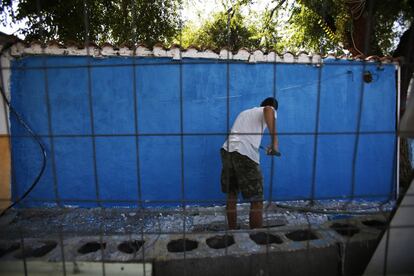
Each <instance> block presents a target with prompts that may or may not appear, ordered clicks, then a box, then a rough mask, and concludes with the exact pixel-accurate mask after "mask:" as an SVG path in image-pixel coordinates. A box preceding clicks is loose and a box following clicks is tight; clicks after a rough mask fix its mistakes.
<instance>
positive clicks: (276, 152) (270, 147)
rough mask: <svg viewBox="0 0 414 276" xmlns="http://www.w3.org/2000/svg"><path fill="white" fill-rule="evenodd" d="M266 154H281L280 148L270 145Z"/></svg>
mask: <svg viewBox="0 0 414 276" xmlns="http://www.w3.org/2000/svg"><path fill="white" fill-rule="evenodd" d="M266 154H267V155H274V156H280V155H281V154H280V152H279V150H277V149H275V148H274V147H272V146H268V147H267V149H266Z"/></svg>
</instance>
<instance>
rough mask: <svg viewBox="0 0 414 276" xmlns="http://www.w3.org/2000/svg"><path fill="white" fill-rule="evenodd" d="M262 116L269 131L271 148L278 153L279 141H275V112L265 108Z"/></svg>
mask: <svg viewBox="0 0 414 276" xmlns="http://www.w3.org/2000/svg"><path fill="white" fill-rule="evenodd" d="M263 115H264V119H265V122H266V125H267V128H268V129H269V133H270V137H271V141H272V142H271V146H272V149H273V150H275V151H279V141H278V139H277V133H276V119H275V110H274V109H273V108H272V107H270V106H265V107H264V108H263Z"/></svg>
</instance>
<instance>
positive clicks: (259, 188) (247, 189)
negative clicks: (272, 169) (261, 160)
mask: <svg viewBox="0 0 414 276" xmlns="http://www.w3.org/2000/svg"><path fill="white" fill-rule="evenodd" d="M220 153H221V161H222V163H223V169H222V171H221V190H222V191H223V193H238V192H241V193H242V196H243V198H244V199H249V200H263V176H262V173H261V171H260V167H259V165H258V164H257V163H256V162H254V161H253V160H251V159H250V158H248V157H247V156H244V155H241V154H240V153H238V152H236V151H234V152H227V151H226V150H224V149H221V150H220Z"/></svg>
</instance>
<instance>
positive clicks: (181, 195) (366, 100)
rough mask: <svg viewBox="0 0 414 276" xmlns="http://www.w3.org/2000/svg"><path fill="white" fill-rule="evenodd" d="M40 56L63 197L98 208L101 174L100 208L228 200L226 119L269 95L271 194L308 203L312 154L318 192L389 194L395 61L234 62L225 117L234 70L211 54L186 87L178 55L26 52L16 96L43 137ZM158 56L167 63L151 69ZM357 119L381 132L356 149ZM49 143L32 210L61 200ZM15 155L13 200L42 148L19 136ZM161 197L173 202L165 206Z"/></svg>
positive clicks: (15, 77) (189, 66)
mask: <svg viewBox="0 0 414 276" xmlns="http://www.w3.org/2000/svg"><path fill="white" fill-rule="evenodd" d="M44 61H46V64H47V65H48V66H52V67H51V68H49V69H48V70H47V74H48V89H49V98H50V103H51V127H52V130H51V131H52V134H56V135H64V136H63V137H56V138H54V140H53V142H54V147H55V162H56V176H55V177H56V184H57V190H56V191H57V195H58V196H59V197H60V198H61V199H62V202H63V203H64V204H69V205H78V206H85V207H92V206H96V204H95V203H93V202H91V201H93V200H95V199H96V194H97V191H96V187H95V181H97V182H98V184H99V187H98V189H99V190H98V193H99V196H100V199H102V200H109V201H111V202H108V203H105V204H104V206H136V205H137V203H136V202H135V201H138V200H139V199H141V200H143V201H147V202H152V201H154V202H155V203H154V204H155V205H178V204H180V201H181V200H183V199H185V200H192V201H197V200H207V201H213V200H223V199H224V195H223V194H222V193H221V192H220V184H219V182H220V170H221V161H220V155H219V148H220V147H221V145H222V144H223V141H224V140H225V136H226V135H225V133H226V131H227V122H229V124H230V126H231V124H232V123H233V121H234V119H235V117H236V116H237V114H238V113H239V112H240V111H242V110H243V109H246V108H250V107H253V106H258V105H259V104H260V102H261V101H262V100H263V99H264V98H265V97H268V96H271V95H273V93H275V95H276V97H277V99H278V100H279V111H278V121H277V128H278V131H279V132H281V133H284V134H283V135H280V136H279V140H280V150H281V152H282V153H283V155H282V157H281V158H276V159H275V162H274V168H273V169H274V178H273V179H270V175H271V159H270V158H269V157H268V156H266V155H264V154H263V153H262V156H261V166H262V171H263V174H264V177H265V187H264V190H265V197H266V199H269V198H272V199H273V200H276V199H277V200H288V199H308V198H309V197H310V196H311V191H312V186H311V185H312V175H313V174H312V169H313V162H314V159H313V157H314V156H316V158H317V159H316V175H315V195H316V196H317V197H322V198H330V197H333V198H341V197H345V196H349V195H350V194H351V191H352V189H351V186H352V183H354V184H355V189H354V192H355V196H361V197H362V198H363V199H368V200H369V199H371V200H373V199H374V200H380V199H384V198H387V197H388V195H389V194H391V195H393V192H394V191H395V186H396V183H395V171H396V168H395V162H396V161H395V157H394V156H395V154H396V153H395V143H396V138H395V135H394V134H393V131H394V130H395V118H396V91H395V67H394V65H384V66H382V68H381V70H378V67H377V66H376V65H375V64H368V65H365V66H363V65H362V63H358V62H349V61H344V62H342V63H341V64H340V65H338V64H329V62H327V64H325V65H324V66H322V67H321V69H319V68H318V67H315V66H312V65H303V64H276V66H274V65H273V64H244V63H233V64H230V66H229V69H230V71H229V80H230V83H229V104H230V110H229V113H228V114H227V71H226V70H227V67H226V64H223V63H221V64H220V63H218V62H216V61H214V60H203V62H204V64H194V62H196V61H197V60H190V59H184V64H183V66H182V86H180V67H179V65H178V64H177V62H176V61H172V60H171V59H166V58H136V60H135V62H136V64H137V66H136V67H135V70H134V67H133V66H131V65H132V63H133V58H131V57H129V58H106V59H93V58H86V57H63V56H62V57H52V56H48V57H36V56H30V57H25V58H22V59H18V60H15V61H14V62H13V70H12V77H11V95H12V104H13V106H14V107H15V108H16V110H17V111H18V112H19V113H21V114H22V116H23V117H24V118H25V119H26V121H27V122H28V124H29V125H30V126H31V127H32V128H33V129H34V130H35V132H36V133H38V134H40V135H45V134H48V122H47V118H48V117H47V105H46V102H45V87H46V86H45V79H44V70H42V69H34V68H31V69H30V68H28V67H34V66H42V65H43V62H44ZM88 61H89V62H90V63H91V65H93V66H94V65H97V66H98V67H93V68H92V69H91V79H90V82H91V83H90V84H91V89H92V90H91V92H92V96H93V102H92V112H93V125H94V130H95V134H97V135H99V137H96V138H95V146H96V172H97V175H95V174H94V157H93V148H92V145H93V140H92V137H91V136H90V135H91V134H92V129H91V119H92V117H91V110H90V108H89V107H90V105H89V96H88V93H89V92H88V85H89V83H88V69H87V67H85V65H87V63H88ZM210 61H211V63H210ZM154 63H163V65H151V64H154ZM165 63H166V64H165ZM79 65H80V66H81V67H76V66H79ZM112 65H114V66H112ZM53 66H55V67H56V66H64V68H62V67H60V68H53ZM65 66H66V67H65ZM319 70H322V72H321V74H320V78H319ZM366 70H370V71H371V72H372V73H373V76H374V81H373V82H372V83H369V84H367V83H363V85H361V82H362V77H361V76H362V72H363V71H366ZM134 74H135V75H134ZM274 76H275V77H274ZM134 77H135V80H136V83H135V89H134V82H133V80H134ZM319 86H320V113H319V122H316V119H317V116H316V114H317V113H316V111H317V99H318V87H319ZM180 88H182V90H180ZM274 88H275V90H274ZM181 93H182V94H181ZM181 95H182V97H183V98H182V100H183V101H182V103H183V105H182V110H181V108H180V107H181V105H180V96H181ZM361 101H362V102H361ZM360 103H361V105H362V113H361V114H359V112H358V111H359V104H360ZM135 106H136V107H137V113H136V114H135V112H134V108H135ZM135 115H136V117H135ZM227 115H228V116H229V121H227ZM359 115H360V116H361V117H360V129H359V130H360V131H365V132H373V131H380V132H382V133H381V134H361V135H360V136H359V138H358V143H357V148H356V149H355V145H356V137H357V136H356V135H355V134H354V133H353V132H356V131H357V130H358V129H357V125H358V119H359V118H358V116H359ZM181 116H182V118H183V121H182V124H181V123H180V117H181ZM135 118H137V122H136V123H137V126H138V133H139V134H143V135H144V136H139V137H138V138H136V134H137V133H136V132H135ZM11 122H12V124H11V131H12V135H17V136H18V135H22V134H24V135H26V134H27V133H25V131H24V129H23V128H22V127H21V126H19V125H18V124H17V122H16V120H15V119H14V118H13V117H12V118H11ZM316 126H317V127H318V129H319V132H320V133H321V134H320V135H318V136H316V135H314V134H312V133H313V132H314V131H315V127H316ZM181 128H182V129H183V131H184V132H185V133H188V134H190V135H188V136H184V137H183V152H182V154H181V140H180V139H181V137H180V135H179V134H180V129H181ZM200 133H202V134H203V135H198V134H200ZM65 135H66V136H65ZM71 135H80V136H79V137H73V136H71ZM106 135H117V136H113V137H109V136H106ZM136 139H137V140H136ZM315 139H317V152H316V153H314V142H315ZM42 140H43V142H44V143H45V145H46V147H47V150H48V158H49V159H48V166H47V169H46V172H45V174H44V176H43V178H42V179H41V181H40V182H39V184H38V186H37V187H36V188H35V189H34V191H33V192H32V193H31V195H30V196H29V197H28V199H27V200H26V201H25V202H24V203H23V204H24V206H28V207H33V206H46V205H44V204H43V205H42V203H41V202H38V201H36V199H42V200H45V201H46V202H45V203H53V202H55V189H54V176H53V172H52V170H51V151H50V150H51V144H50V143H51V140H50V139H49V138H48V137H43V138H42ZM268 142H269V137H268V136H266V137H264V141H263V143H262V144H263V145H266V144H267V143H268ZM137 145H138V149H137V147H136V146H137ZM354 151H356V154H357V155H356V158H355V164H353V162H354V158H353V152H354ZM12 153H13V157H12V163H13V186H12V193H13V197H14V198H16V197H18V196H19V195H21V194H22V193H23V192H24V190H25V189H27V187H28V186H29V185H30V184H31V181H32V180H33V178H34V176H35V175H36V173H37V171H38V169H39V168H40V164H41V163H40V162H41V155H40V151H39V149H38V148H37V147H36V144H35V143H34V142H33V141H32V140H31V139H29V138H24V137H23V138H22V137H13V139H12ZM137 153H138V155H137ZM182 157H183V160H182V159H181V158H182ZM353 166H355V174H354V175H353V174H352V168H353ZM182 185H184V187H183V186H182ZM270 192H272V194H271V195H270ZM79 199H81V200H79ZM118 200H124V201H123V202H116V201H118ZM162 200H168V201H169V202H168V203H159V202H158V201H162ZM157 202H158V203H157Z"/></svg>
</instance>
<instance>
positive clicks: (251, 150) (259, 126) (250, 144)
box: [223, 107, 276, 164]
mask: <svg viewBox="0 0 414 276" xmlns="http://www.w3.org/2000/svg"><path fill="white" fill-rule="evenodd" d="M263 109H264V107H254V108H251V109H247V110H245V111H243V112H241V113H240V114H239V115H238V116H237V118H236V121H235V122H234V124H233V127H232V128H231V131H230V135H229V138H228V139H227V140H226V142H224V144H223V149H225V150H226V151H228V152H233V151H237V152H238V153H240V154H242V155H245V156H247V157H249V158H250V159H251V160H253V161H254V162H256V163H257V164H259V163H260V154H259V147H260V143H261V141H262V136H263V132H264V131H265V129H266V127H267V126H266V122H265V119H264V115H263ZM275 118H276V110H275ZM243 133H245V134H243Z"/></svg>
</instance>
